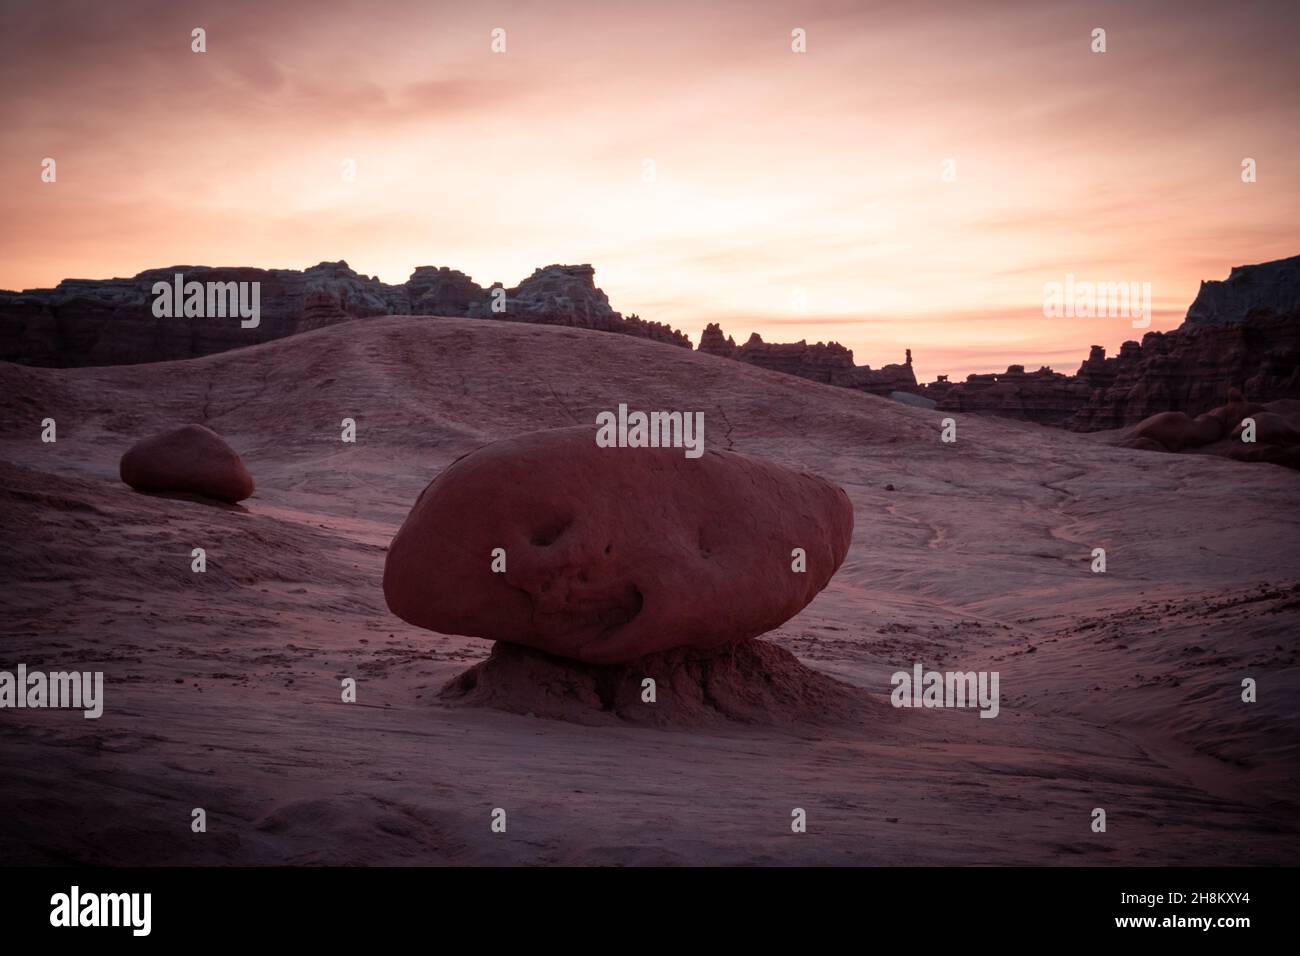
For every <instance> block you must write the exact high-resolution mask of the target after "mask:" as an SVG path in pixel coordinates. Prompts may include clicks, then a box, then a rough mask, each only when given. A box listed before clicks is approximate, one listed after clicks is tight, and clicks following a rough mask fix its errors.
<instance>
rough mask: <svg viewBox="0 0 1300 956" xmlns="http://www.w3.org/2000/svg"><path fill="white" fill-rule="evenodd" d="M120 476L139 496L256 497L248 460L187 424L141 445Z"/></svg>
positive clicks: (125, 460)
mask: <svg viewBox="0 0 1300 956" xmlns="http://www.w3.org/2000/svg"><path fill="white" fill-rule="evenodd" d="M120 472H121V475H122V480H123V481H124V482H126V483H127V484H128V485H130V486H131V487H132V488H134V489H135V490H136V491H149V492H169V491H170V492H185V493H188V494H195V495H202V496H204V497H206V498H215V499H217V500H218V501H227V502H231V503H232V504H233V503H234V502H236V501H243V500H244V499H245V498H247V497H248V496H249V495H251V494H252V493H253V479H252V477H251V476H250V475H249V474H248V469H247V468H245V467H244V462H243V460H242V459H241V458H240V457H239V455H238V454H237V453H236V452H235V450H234V449H233V448H231V447H230V446H229V445H227V444H226V443H225V442H224V441H222V439H221V436H220V435H218V434H217V433H216V432H214V431H212V430H211V429H209V428H204V427H203V426H202V425H184V426H182V427H180V428H177V429H175V430H174V431H169V432H166V433H164V434H162V435H155V436H154V437H153V438H146V439H144V440H143V441H140V442H137V443H136V444H134V445H132V446H131V448H130V449H129V450H128V451H127V453H126V454H125V455H123V456H122V463H121V466H120Z"/></svg>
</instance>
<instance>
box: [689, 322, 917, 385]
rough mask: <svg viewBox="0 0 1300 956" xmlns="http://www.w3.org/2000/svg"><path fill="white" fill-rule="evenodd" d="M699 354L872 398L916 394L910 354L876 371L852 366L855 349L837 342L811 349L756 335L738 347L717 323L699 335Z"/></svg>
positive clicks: (810, 347)
mask: <svg viewBox="0 0 1300 956" xmlns="http://www.w3.org/2000/svg"><path fill="white" fill-rule="evenodd" d="M699 351H701V352H707V353H708V354H710V355H717V356H720V357H722V358H730V359H735V360H737V361H739V362H748V363H749V364H750V365H757V366H760V367H761V368H766V369H771V370H772V371H774V372H785V373H786V374H787V375H797V376H799V377H800V378H807V379H811V380H812V381H814V382H822V383H824V384H826V385H839V386H842V387H844V388H855V389H858V390H859V391H863V392H870V393H872V394H873V395H884V396H888V395H889V393H890V392H898V391H902V392H908V391H915V390H916V375H915V374H913V372H912V355H911V352H910V351H909V352H908V355H907V361H906V362H905V363H903V364H901V365H886V366H885V367H884V368H882V369H879V370H876V369H873V368H872V367H871V366H870V365H855V364H853V351H852V349H846V348H845V347H844V346H842V345H840V344H839V343H838V342H829V343H822V342H817V343H816V344H814V345H809V344H808V343H807V342H806V341H804V340H802V339H801V340H800V341H798V342H786V343H768V342H764V341H763V337H762V336H761V335H759V334H758V333H757V332H754V333H752V334H751V335H750V336H749V340H748V341H747V342H746V343H745V344H744V345H737V344H736V341H735V339H733V338H731V337H730V336H727V337H725V338H724V336H723V332H722V327H721V326H720V325H718V324H717V323H710V324H709V325H708V326H706V327H705V329H704V332H703V333H702V334H701V335H700V345H699Z"/></svg>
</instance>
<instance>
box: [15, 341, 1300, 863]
mask: <svg viewBox="0 0 1300 956" xmlns="http://www.w3.org/2000/svg"><path fill="white" fill-rule="evenodd" d="M0 390H2V394H3V398H2V399H0V478H2V479H3V480H2V481H0V487H2V488H3V491H2V493H0V526H2V527H3V532H2V534H3V541H2V547H3V552H2V554H3V556H2V557H0V576H2V578H3V580H0V621H2V623H0V628H2V629H0V640H2V641H3V644H2V645H0V669H12V668H13V667H14V666H15V665H16V664H17V663H18V662H20V661H21V662H25V663H26V664H27V665H28V666H29V668H33V669H36V668H44V669H49V670H55V669H69V668H75V669H81V670H102V671H104V673H105V680H106V698H107V700H106V707H105V713H104V716H103V717H102V718H101V719H99V720H86V719H84V718H83V717H82V716H81V714H80V713H79V712H70V711H55V710H4V711H0V766H2V767H3V777H2V778H0V779H2V781H3V782H2V783H0V854H3V858H4V859H5V861H6V862H10V863H18V862H37V863H64V862H74V861H77V862H93V863H120V864H151V863H246V864H270V863H364V864H419V863H447V862H450V863H497V864H501V863H563V864H578V863H615V864H647V863H650V864H655V863H708V864H731V863H749V864H756V863H767V864H802V863H831V864H841V863H843V864H863V863H865V864H918V863H961V864H988V863H1085V864H1111V863H1115V864H1119V863H1137V864H1175V863H1206V864H1209V863H1214V864H1220V863H1222V864H1259V863H1282V862H1291V861H1293V860H1294V857H1295V854H1296V853H1297V851H1298V850H1300V820H1298V818H1297V812H1296V811H1297V807H1298V804H1300V801H1298V797H1300V733H1298V731H1300V668H1297V666H1296V636H1297V623H1298V622H1300V583H1298V577H1300V576H1298V575H1297V569H1298V568H1300V561H1298V560H1297V559H1298V558H1300V508H1297V504H1300V473H1296V472H1294V471H1287V470H1285V469H1282V468H1279V467H1274V466H1269V465H1243V464H1239V463H1234V462H1230V461H1224V460H1219V459H1213V458H1208V457H1204V456H1176V455H1161V454H1153V453H1147V452H1140V451H1132V450H1126V449H1118V448H1111V447H1107V446H1105V445H1103V444H1102V443H1100V442H1099V441H1097V440H1094V439H1091V438H1089V437H1088V436H1080V435H1074V434H1070V433H1066V432H1063V431H1057V430H1052V429H1048V428H1042V427H1038V426H1034V425H1029V424H1023V423H1017V422H1012V421H1006V420H997V419H982V418H972V417H963V418H961V419H959V423H958V441H957V442H956V443H955V444H951V445H945V444H942V443H941V442H940V441H939V420H940V418H942V417H943V416H942V414H941V413H937V412H931V411H926V410H922V409H914V408H910V407H906V406H903V405H899V404H895V403H891V402H888V401H886V400H883V399H878V398H874V397H872V396H866V395H862V394H858V393H855V392H851V391H848V390H843V389H836V388H831V387H826V386H819V385H816V384H813V383H809V382H806V381H803V380H799V379H795V378H789V377H786V376H782V375H778V374H774V373H769V372H765V371H762V370H759V369H755V368H751V367H748V366H745V365H742V364H740V363H736V362H731V361H728V360H724V359H716V358H713V357H710V356H706V355H699V354H694V353H688V352H686V351H684V350H681V349H677V348H674V347H671V346H666V345H659V344H655V343H649V342H644V341H640V340H637V339H633V338H629V337H624V336H616V335H609V334H601V333H592V332H584V331H580V330H572V329H561V328H551V327H534V326H527V325H520V324H509V323H497V322H490V321H484V320H461V319H441V318H391V319H374V320H362V321H358V322H350V323H346V324H343V325H338V326H333V327H331V328H327V329H322V330H319V331H317V332H312V333H308V334H305V335H301V336H298V337H294V338H291V339H287V340H282V341H279V342H274V343H270V344H267V345H264V346H258V347H255V348H250V349H244V350H240V351H237V352H230V353H226V354H222V355H217V356H210V357H207V358H203V359H197V360H191V361H186V362H175V363H163V364H158V365H151V366H136V367H118V368H103V369H75V370H43V369H29V368H23V367H17V366H9V365H0ZM619 402H626V403H628V404H629V406H631V407H632V408H642V409H678V410H702V411H703V412H704V413H705V423H706V431H705V440H706V442H707V443H708V444H709V445H710V446H712V447H731V448H735V449H736V450H739V451H743V452H747V453H750V454H755V455H759V456H763V457H766V458H769V459H772V460H775V461H778V462H781V463H784V464H787V465H790V466H793V467H796V468H800V469H806V470H810V471H813V472H816V473H819V474H822V475H825V476H827V477H829V478H831V479H833V480H835V481H838V482H839V483H841V484H842V485H843V486H844V488H845V489H846V491H847V492H848V494H849V496H850V497H851V498H852V500H853V502H854V507H855V511H856V522H857V524H856V530H855V535H854V543H853V548H852V549H851V551H850V553H849V556H848V559H847V561H846V562H845V565H844V567H843V568H842V569H841V570H840V572H839V574H838V575H837V576H836V577H835V578H834V579H833V581H832V582H831V585H830V586H829V587H828V588H827V590H826V591H825V592H823V593H822V594H821V595H820V596H819V597H818V598H817V599H816V600H815V601H814V602H813V603H812V605H810V606H809V607H808V608H807V609H806V610H805V611H804V612H803V613H802V614H800V615H799V616H798V617H796V618H795V619H794V620H792V621H790V622H788V623H787V624H786V625H785V626H784V627H782V628H780V629H779V630H778V631H776V632H773V633H772V634H770V635H768V639H770V640H772V641H773V642H774V643H777V644H779V645H781V646H783V647H785V648H787V649H789V650H791V651H793V652H794V653H795V654H797V655H798V656H799V657H800V658H801V659H802V660H803V661H804V662H805V663H806V664H807V665H809V666H811V667H814V668H817V669H819V670H821V671H824V672H825V673H828V674H830V675H833V676H835V677H837V678H839V679H840V680H843V681H846V682H848V683H851V684H853V685H856V686H858V687H860V688H863V689H864V690H865V691H866V692H867V693H868V694H870V695H872V697H873V698H874V699H875V701H876V702H877V703H878V704H879V706H878V707H875V708H874V713H873V714H872V717H871V719H870V720H864V721H862V722H861V723H859V724H856V725H851V726H844V727H836V728H827V727H822V726H817V727H813V726H809V727H807V728H802V729H801V728H797V727H796V728H794V729H793V730H792V729H790V728H785V729H780V730H778V729H773V728H771V727H766V726H760V725H749V724H735V725H726V726H722V727H715V728H711V729H709V730H707V731H701V730H659V729H646V728H641V727H633V726H603V727H590V726H581V725H577V724H570V723H563V722H558V721H551V720H542V719H538V718H530V717H527V716H516V715H512V714H507V713H502V712H498V711H493V710H486V709H466V708H455V707H451V706H448V705H447V704H445V703H442V702H440V701H439V700H438V699H437V696H436V695H437V691H438V689H439V688H440V687H441V686H442V685H443V684H444V683H445V682H446V681H447V680H449V679H450V678H451V677H453V676H454V675H456V674H457V673H459V672H461V671H463V670H464V669H465V668H466V667H468V666H469V665H470V664H471V663H473V662H475V661H477V660H480V659H482V658H483V657H484V656H486V654H487V651H488V645H487V643H485V642H483V641H479V640H475V639H471V638H463V637H455V636H444V635H439V634H433V633H430V632H426V631H421V630H419V629H417V628H414V627H410V626H408V625H406V624H404V623H402V622H401V621H399V620H397V619H396V618H395V617H393V616H392V615H391V614H389V613H388V611H387V609H386V608H385V606H384V602H383V597H382V594H381V591H380V576H381V571H382V567H383V561H384V553H385V548H386V546H387V543H388V541H389V539H390V538H391V536H392V534H393V533H394V531H395V530H396V528H397V526H398V524H399V523H400V522H401V520H402V519H403V517H404V516H405V514H406V512H407V510H408V509H409V507H410V506H411V504H412V503H413V502H414V500H415V497H416V496H417V495H418V494H419V492H420V490H421V489H422V488H423V486H424V485H425V484H426V483H427V482H428V481H429V480H430V479H431V478H432V477H433V476H434V475H435V474H436V473H437V472H438V470H439V469H440V468H441V467H443V466H445V465H446V464H448V463H449V462H450V461H451V460H452V459H454V458H455V457H456V456H458V455H460V454H462V453H464V452H466V451H468V450H470V449H472V448H474V447H476V446H477V445H479V444H481V443H483V442H486V441H490V440H493V439H496V438H500V437H504V436H508V435H513V434H517V433H520V432H524V431H530V430H533V429H537V428H546V427H556V426H561V425H570V424H575V423H584V422H591V423H592V424H593V430H594V422H595V415H596V413H597V411H600V410H604V409H613V408H616V407H617V404H618V403H619ZM45 417H53V418H55V419H56V420H57V423H58V442H57V443H55V444H43V443H42V442H41V441H40V422H41V419H43V418H45ZM344 417H352V418H355V419H356V421H357V426H358V441H357V443H356V444H355V445H345V444H343V443H341V442H340V441H339V432H340V421H341V419H343V418H344ZM185 422H201V423H204V424H207V425H209V426H210V427H212V428H214V429H216V430H217V431H218V432H220V433H222V434H223V435H224V436H225V437H226V438H227V440H228V441H230V443H231V444H232V445H233V446H234V447H235V448H236V449H237V450H238V451H239V452H240V453H241V454H242V455H243V456H244V459H245V461H246V462H247V464H248V466H249V469H250V470H251V471H252V473H253V475H254V477H255V478H256V481H257V485H258V489H257V493H256V495H255V496H254V497H253V498H252V499H250V500H248V501H246V502H244V504H243V505H242V506H236V507H222V506H214V505H209V504H204V503H201V502H198V501H193V500H184V499H176V498H165V497H153V496H145V495H140V494H136V493H134V492H132V491H131V490H129V489H128V488H127V487H126V486H124V485H122V484H121V483H120V482H119V481H118V480H117V461H118V458H119V457H120V455H121V454H122V452H123V451H124V450H125V449H126V448H127V447H128V446H129V445H130V444H132V443H133V442H134V441H136V440H137V439H139V438H141V437H144V436H147V435H150V434H153V433H155V432H157V431H160V430H163V429H165V428H169V427H172V426H175V425H178V424H182V423H185ZM890 484H892V485H893V486H894V490H892V491H891V490H887V489H886V485H890ZM193 547H203V548H205V549H206V550H207V556H208V570H207V572H206V573H205V574H194V573H192V572H191V571H190V549H191V548H193ZM1094 547H1104V548H1105V549H1106V551H1107V561H1108V570H1107V573H1105V574H1093V573H1092V572H1091V570H1090V560H1091V550H1092V549H1093V548H1094ZM683 600H690V595H683ZM918 660H919V661H921V662H922V663H923V664H924V665H925V666H926V667H927V668H931V667H933V668H938V669H944V670H947V669H961V670H970V669H976V670H979V669H988V670H997V671H999V673H1000V675H1001V694H1002V699H1001V714H1000V716H999V717H998V718H997V719H995V720H988V719H980V718H979V717H978V714H977V712H976V711H974V710H925V711H921V710H895V709H893V708H891V707H889V706H888V703H887V700H888V692H889V690H890V684H889V675H890V674H891V673H892V672H893V671H895V670H899V669H904V670H906V669H910V668H911V666H912V664H913V663H914V662H916V661H918ZM344 677H354V678H355V679H356V680H357V681H358V701H357V703H355V704H345V703H343V702H341V700H340V685H339V682H340V680H341V679H342V678H344ZM1243 677H1253V678H1255V679H1256V680H1257V681H1258V686H1259V700H1258V702H1257V703H1254V704H1246V703H1243V702H1242V701H1241V698H1240V684H1241V680H1242V678H1243ZM195 807H202V808H204V809H205V811H206V813H207V818H208V831H207V832H206V833H203V834H196V833H192V832H191V829H190V821H191V810H192V809H193V808H195ZM495 807H501V808H504V809H505V810H506V811H507V814H508V817H507V820H508V828H507V832H506V833H503V834H502V833H493V832H492V831H491V828H490V814H491V811H492V809H493V808H495ZM794 807H801V808H804V809H805V810H806V811H807V816H808V832H807V833H803V834H795V833H792V832H791V828H790V812H791V809H792V808H794ZM1094 807H1102V808H1105V810H1106V812H1107V822H1108V828H1107V832H1105V833H1094V832H1092V830H1091V827H1090V823H1091V819H1092V817H1091V811H1092V809H1093V808H1094Z"/></svg>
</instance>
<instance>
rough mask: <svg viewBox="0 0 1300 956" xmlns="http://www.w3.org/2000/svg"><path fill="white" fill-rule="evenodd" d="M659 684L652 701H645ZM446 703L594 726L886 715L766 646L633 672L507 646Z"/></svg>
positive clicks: (859, 694) (647, 662) (663, 659)
mask: <svg viewBox="0 0 1300 956" xmlns="http://www.w3.org/2000/svg"><path fill="white" fill-rule="evenodd" d="M647 679H649V680H652V681H654V698H655V699H654V701H653V702H649V701H647V700H646V699H645V697H646V695H647V693H648V690H649V688H648V687H647V685H646V683H645V682H646V680H647ZM440 697H441V698H442V700H443V701H444V702H446V703H449V704H453V705H459V706H472V707H493V708H496V709H498V710H505V711H509V712H511V713H516V714H530V715H532V716H534V717H541V718H546V719H550V720H564V721H569V722H571V723H579V724H588V725H593V726H599V725H607V724H620V723H630V724H637V725H642V726H648V727H662V728H674V727H698V726H701V725H707V724H713V723H719V722H725V721H738V722H742V723H750V724H763V725H777V726H780V725H805V724H822V725H826V724H847V723H853V722H858V721H861V720H865V719H868V718H870V717H873V716H876V717H878V716H879V715H880V712H881V711H882V710H884V709H885V708H884V706H883V705H881V704H876V703H873V702H871V701H870V700H869V698H868V697H867V694H866V692H865V691H862V690H859V689H858V688H856V687H851V686H849V685H848V684H843V683H841V682H839V681H837V680H835V679H834V678H831V677H828V676H826V675H825V674H821V673H819V672H817V671H815V670H813V669H811V668H809V667H806V666H805V665H803V664H801V663H800V662H799V660H798V658H796V657H795V656H794V655H793V654H791V653H790V652H789V651H787V650H783V649H782V648H779V647H777V646H776V645H774V644H769V643H767V642H766V641H744V642H742V643H740V644H734V645H730V646H725V647H713V648H677V649H675V650H671V651H665V652H664V653H661V654H650V655H647V656H646V657H643V658H641V659H640V660H636V661H631V662H629V663H626V664H613V665H598V664H583V663H580V662H578V661H571V660H566V659H564V658H561V657H555V656H553V655H550V654H546V653H543V652H542V651H536V650H533V649H531V648H527V647H520V646H518V645H515V644H508V643H505V642H504V641H502V642H498V643H497V644H495V645H494V646H493V648H492V656H491V657H489V658H488V659H487V660H485V661H483V662H481V663H479V664H476V665H474V667H472V668H470V669H469V670H468V671H466V672H465V673H463V674H461V675H459V676H458V677H456V678H454V679H453V680H452V681H451V682H450V683H448V684H447V685H446V686H445V687H444V688H443V689H442V692H441V694H440Z"/></svg>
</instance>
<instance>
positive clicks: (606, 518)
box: [384, 427, 853, 664]
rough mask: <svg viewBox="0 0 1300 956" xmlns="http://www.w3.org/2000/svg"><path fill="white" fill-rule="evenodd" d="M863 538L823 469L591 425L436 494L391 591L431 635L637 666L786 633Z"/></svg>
mask: <svg viewBox="0 0 1300 956" xmlns="http://www.w3.org/2000/svg"><path fill="white" fill-rule="evenodd" d="M852 532H853V508H852V506H851V505H850V503H849V499H848V496H847V495H845V493H844V491H843V490H842V489H841V488H839V487H837V486H835V485H833V484H831V483H829V482H827V481H825V480H823V479H821V478H818V477H815V476H813V475H809V474H804V473H801V472H794V471H790V470H788V469H786V468H782V467H780V466H778V465H774V464H771V463H769V462H765V461H760V460H758V459H755V458H749V457H747V456H745V455H740V454H736V453H733V452H728V451H707V452H705V453H704V454H703V456H702V457H698V458H687V457H686V456H685V454H684V453H683V450H682V449H680V448H601V447H598V446H597V445H596V442H595V429H594V428H590V427H577V428H562V429H555V430H552V431H542V432H533V433H531V434H527V435H523V436H520V437H517V438H511V439H507V440H505V441H499V442H495V443H493V444H491V445H487V446H486V447H484V448H481V449H479V450H477V451H475V452H473V453H471V454H469V455H466V456H465V457H463V458H461V459H459V460H458V461H456V462H454V463H453V464H452V465H451V466H450V467H448V468H447V469H446V470H445V471H443V472H442V474H440V475H439V476H438V477H437V478H436V479H434V481H433V482H432V483H431V484H430V485H429V486H428V487H427V488H425V489H424V492H423V493H422V494H421V495H420V497H419V499H418V500H417V501H416V503H415V507H414V508H413V509H412V510H411V513H410V515H408V516H407V518H406V521H405V523H403V525H402V527H401V529H400V530H399V531H398V532H397V536H396V537H395V538H394V539H393V542H392V544H391V546H390V547H389V549H388V558H387V561H386V563H385V565H384V597H385V598H386V599H387V601H388V606H389V608H391V609H392V611H393V613H394V614H396V615H397V616H398V617H400V618H402V619H403V620H406V621H409V622H410V623H412V624H416V625H418V626H420V627H425V628H429V629H431V630H435V631H440V632H442V633H446V634H465V635H471V636H475V637H483V638H489V639H492V640H498V641H505V642H507V643H513V644H522V645H526V646H529V647H534V648H537V649H538V650H542V651H546V652H549V653H551V654H555V655H559V656H561V657H568V658H573V659H576V660H580V661H584V662H587V663H594V664H607V663H620V662H626V661H631V660H634V659H636V658H639V657H642V656H643V655H646V654H650V653H653V652H657V651H664V650H668V649H670V648H674V647H685V646H693V647H710V646H717V645H723V644H728V643H736V642H739V641H743V640H746V639H748V638H752V637H756V636H757V635H759V634H762V633H764V632H765V631H769V630H771V629H772V628H775V627H777V626H779V625H780V624H782V623H783V622H785V621H787V620H789V619H790V618H791V617H793V616H794V615H795V614H797V613H798V612H799V611H800V610H802V609H803V608H804V607H805V606H806V605H807V604H808V602H810V601H811V600H812V599H813V598H814V597H815V596H816V595H817V593H818V592H819V591H821V590H822V588H824V587H825V586H826V584H827V582H828V581H830V579H831V575H833V574H834V573H835V571H836V569H837V568H838V567H839V566H840V563H841V562H842V561H843V560H844V556H845V554H846V553H847V552H848V550H849V541H850V538H851V536H852ZM495 549H502V550H503V551H504V562H505V565H504V570H500V568H501V561H502V555H501V554H500V553H497V555H496V557H495V558H494V554H493V552H494V550H495ZM795 549H802V552H803V554H804V555H805V556H806V558H805V561H806V563H805V564H804V565H803V566H804V567H805V570H796V569H795V568H796V567H798V566H799V559H798V557H797V556H795V555H794V552H795ZM494 564H495V567H496V568H497V570H494Z"/></svg>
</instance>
